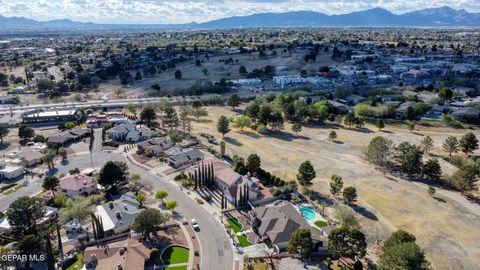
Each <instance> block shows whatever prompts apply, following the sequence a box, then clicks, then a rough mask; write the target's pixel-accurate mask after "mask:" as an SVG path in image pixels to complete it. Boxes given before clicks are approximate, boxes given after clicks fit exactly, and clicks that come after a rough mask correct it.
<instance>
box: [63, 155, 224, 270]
mask: <svg viewBox="0 0 480 270" xmlns="http://www.w3.org/2000/svg"><path fill="white" fill-rule="evenodd" d="M108 160H119V161H127V160H126V158H125V157H124V156H123V155H121V154H114V153H106V152H94V154H93V164H94V166H96V167H97V166H101V165H103V163H105V162H106V161H108ZM90 166H91V161H90V155H89V154H88V153H80V154H78V155H72V156H69V157H68V164H64V165H62V164H58V165H56V167H57V169H58V171H59V173H62V172H68V171H69V170H71V169H74V168H77V167H78V168H87V167H90ZM128 167H129V169H130V172H136V173H139V174H140V175H141V180H140V181H142V182H143V183H145V184H147V185H149V186H151V187H152V188H153V189H154V190H158V189H165V190H166V191H168V194H169V195H168V199H170V200H172V199H173V200H176V201H177V202H178V207H177V209H178V212H180V213H181V214H182V215H183V216H184V217H185V218H186V219H187V220H190V219H192V218H195V219H196V220H197V221H198V223H199V225H200V231H199V232H197V235H198V239H199V242H200V248H201V255H202V259H201V266H200V269H208V270H225V269H232V266H233V253H232V245H231V241H230V238H229V237H228V236H227V234H226V233H225V230H224V228H223V227H222V225H221V224H220V223H219V222H218V221H217V220H216V219H215V218H214V217H213V216H212V215H211V214H209V213H208V212H207V211H206V210H205V209H204V208H203V207H201V206H200V205H199V204H198V203H197V202H195V201H194V200H193V199H191V198H190V197H188V196H187V195H186V194H185V193H184V192H183V191H181V190H180V189H179V187H178V186H177V185H176V184H174V183H172V182H171V181H170V179H168V178H166V177H160V176H158V175H155V174H152V173H150V172H149V171H147V170H145V169H143V168H141V167H139V166H136V165H135V164H132V163H128ZM194 267H195V268H196V265H194Z"/></svg>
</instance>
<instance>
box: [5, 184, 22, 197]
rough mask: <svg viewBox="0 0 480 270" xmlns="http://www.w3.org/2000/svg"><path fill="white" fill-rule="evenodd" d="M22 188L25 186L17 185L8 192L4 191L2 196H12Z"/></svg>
mask: <svg viewBox="0 0 480 270" xmlns="http://www.w3.org/2000/svg"><path fill="white" fill-rule="evenodd" d="M24 186H25V185H24V184H18V185H16V186H15V187H13V188H11V189H9V190H7V191H5V192H4V193H3V194H5V195H9V194H12V193H13V192H15V191H17V190H19V189H21V188H23V187H24Z"/></svg>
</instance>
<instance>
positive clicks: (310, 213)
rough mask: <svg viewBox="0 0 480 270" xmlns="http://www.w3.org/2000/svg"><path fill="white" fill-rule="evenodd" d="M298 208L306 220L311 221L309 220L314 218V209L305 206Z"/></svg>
mask: <svg viewBox="0 0 480 270" xmlns="http://www.w3.org/2000/svg"><path fill="white" fill-rule="evenodd" d="M299 210H300V212H301V213H302V215H303V217H304V218H305V219H306V220H308V221H311V220H314V219H315V215H316V214H315V211H314V210H313V209H311V208H307V207H302V208H300V209H299Z"/></svg>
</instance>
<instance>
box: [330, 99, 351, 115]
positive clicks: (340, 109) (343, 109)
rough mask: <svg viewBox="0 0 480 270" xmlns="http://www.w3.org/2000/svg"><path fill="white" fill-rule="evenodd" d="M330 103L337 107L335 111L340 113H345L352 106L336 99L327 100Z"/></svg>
mask: <svg viewBox="0 0 480 270" xmlns="http://www.w3.org/2000/svg"><path fill="white" fill-rule="evenodd" d="M327 102H328V103H330V105H332V107H333V108H335V111H336V112H337V113H340V114H345V113H347V112H348V110H350V107H349V106H348V105H346V104H343V103H340V102H338V101H335V100H327Z"/></svg>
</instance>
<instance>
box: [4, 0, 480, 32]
mask: <svg viewBox="0 0 480 270" xmlns="http://www.w3.org/2000/svg"><path fill="white" fill-rule="evenodd" d="M259 27H266V28H271V27H480V13H470V12H467V11H466V10H464V9H460V10H456V9H453V8H450V7H446V6H445V7H440V8H429V9H422V10H418V11H414V12H409V13H404V14H399V15H397V14H394V13H392V12H390V11H388V10H386V9H382V8H373V9H368V10H364V11H358V12H352V13H348V14H341V15H327V14H324V13H319V12H313V11H292V12H285V13H258V14H253V15H247V16H237V17H227V18H222V19H218V20H213V21H208V22H204V23H188V24H96V23H90V22H89V23H83V22H77V21H72V20H68V19H64V20H51V21H36V20H32V19H28V18H25V17H4V16H1V15H0V29H3V30H14V29H19V30H21V29H29V30H42V29H43V30H47V29H50V30H56V29H62V30H99V29H106V30H108V29H124V30H128V29H132V30H135V29H173V30H175V29H176V30H179V29H228V28H259Z"/></svg>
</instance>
